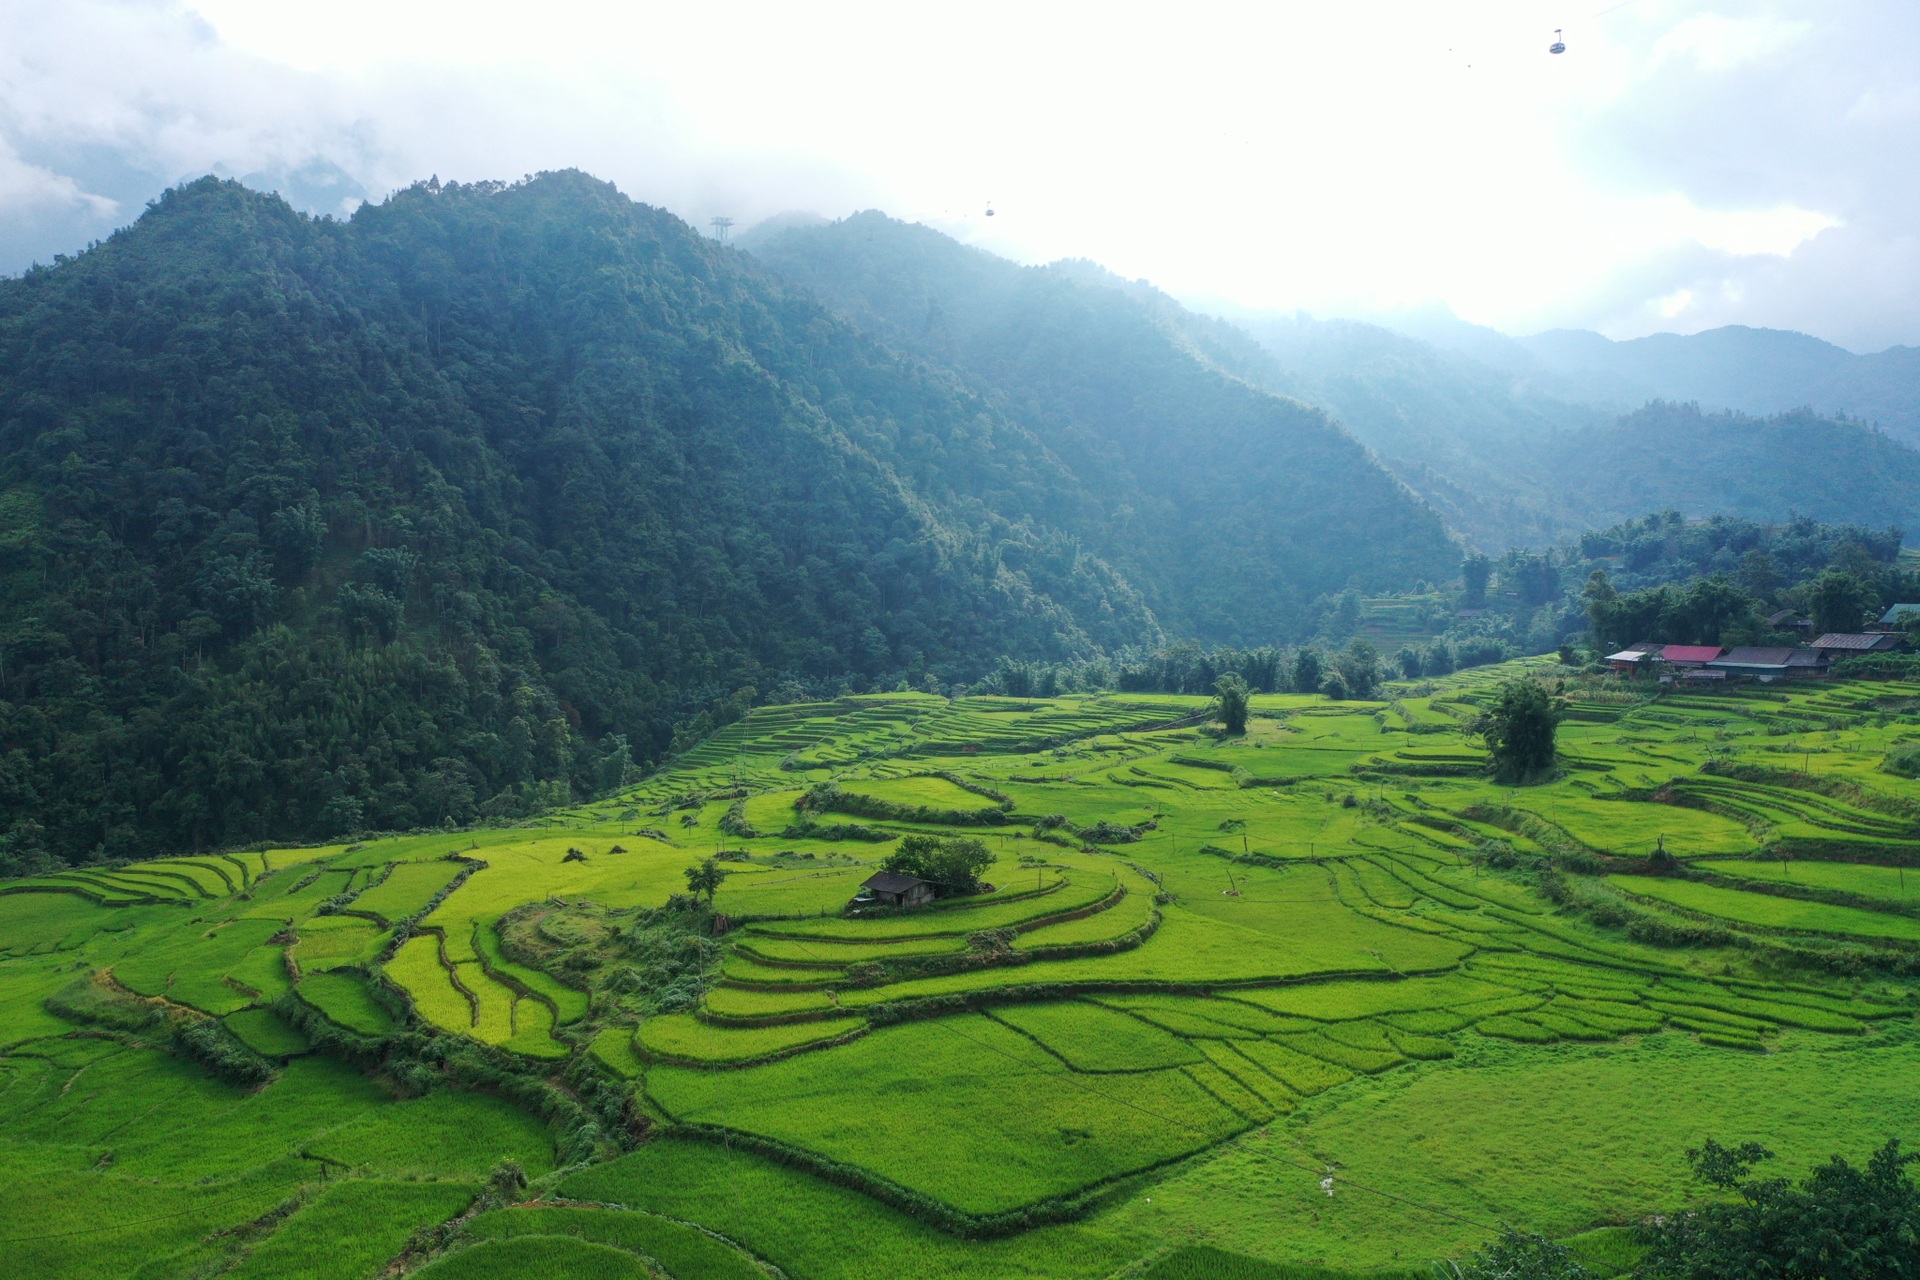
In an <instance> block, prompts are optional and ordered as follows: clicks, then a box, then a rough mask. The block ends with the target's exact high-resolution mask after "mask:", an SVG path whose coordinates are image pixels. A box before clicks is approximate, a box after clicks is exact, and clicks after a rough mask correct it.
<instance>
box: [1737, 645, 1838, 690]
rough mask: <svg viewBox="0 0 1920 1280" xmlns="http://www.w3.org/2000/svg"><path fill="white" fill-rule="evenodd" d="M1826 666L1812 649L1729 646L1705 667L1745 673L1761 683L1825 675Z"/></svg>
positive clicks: (1740, 673) (1742, 674) (1744, 674)
mask: <svg viewBox="0 0 1920 1280" xmlns="http://www.w3.org/2000/svg"><path fill="white" fill-rule="evenodd" d="M1829 665H1831V664H1830V663H1828V662H1827V661H1826V660H1825V659H1824V658H1822V657H1821V656H1820V654H1819V653H1818V652H1816V651H1815V650H1812V649H1798V648H1793V647H1791V646H1784V645H1783V646H1778V647H1764V648H1763V647H1758V646H1753V645H1742V646H1739V647H1737V648H1733V649H1729V650H1728V651H1727V652H1726V653H1724V654H1722V655H1721V656H1720V657H1718V658H1715V659H1714V660H1713V661H1712V662H1709V663H1708V664H1707V667H1708V669H1709V670H1714V671H1721V672H1724V673H1725V674H1726V675H1728V676H1747V677H1751V678H1753V679H1755V680H1758V681H1760V683H1762V684H1771V683H1773V682H1774V681H1775V680H1804V679H1807V678H1809V677H1812V676H1818V675H1824V674H1825V673H1826V670H1827V667H1828V666H1829Z"/></svg>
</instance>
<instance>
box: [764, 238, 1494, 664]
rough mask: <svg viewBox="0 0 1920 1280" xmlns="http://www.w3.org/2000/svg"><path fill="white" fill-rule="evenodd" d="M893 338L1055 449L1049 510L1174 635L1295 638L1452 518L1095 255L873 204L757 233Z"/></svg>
mask: <svg viewBox="0 0 1920 1280" xmlns="http://www.w3.org/2000/svg"><path fill="white" fill-rule="evenodd" d="M742 243H743V245H744V246H745V247H747V248H748V249H749V251H750V252H752V253H753V254H754V255H755V256H756V257H759V258H761V259H762V260H764V261H765V262H767V263H769V264H770V265H772V266H773V267H774V268H776V269H777V270H778V271H780V272H781V273H782V274H784V275H786V276H787V277H788V278H790V279H792V280H794V281H796V282H797V283H799V284H801V285H803V286H805V287H806V288H808V289H810V290H813V291H814V292H816V293H818V294H819V295H820V296H821V297H823V298H825V299H827V300H828V302H830V303H831V304H832V305H833V306H835V307H836V308H838V309H840V310H841V311H843V312H845V313H846V314H847V315H848V316H850V317H851V318H852V319H853V320H854V321H855V322H856V323H858V324H860V325H862V326H863V327H864V328H866V329H867V330H868V331H869V332H871V333H873V334H875V335H876V336H878V337H879V338H881V339H882V340H883V341H885V342H887V343H889V344H892V345H894V346H897V347H899V348H901V349H904V350H910V351H914V352H917V353H919V354H921V355H924V356H927V357H929V358H932V359H936V360H940V361H943V362H946V363H949V364H951V365H952V366H953V367H955V368H956V369H958V370H960V371H961V372H962V374H963V375H964V376H965V377H966V379H967V381H968V382H969V383H970V384H971V385H972V386H974V387H976V388H978V389H979V391H980V393H981V394H982V395H983V396H985V397H987V398H989V399H990V400H991V401H992V402H993V403H994V404H995V405H996V406H998V407H1000V408H1002V409H1004V411H1005V412H1006V413H1007V414H1008V415H1009V416H1010V417H1011V418H1013V419H1014V420H1016V421H1017V422H1019V423H1020V424H1021V425H1023V426H1025V427H1026V428H1028V429H1029V430H1030V431H1031V432H1032V433H1033V434H1034V436H1035V437H1036V438H1038V439H1039V440H1041V441H1042V442H1043V443H1044V444H1045V445H1046V447H1047V448H1048V450H1049V451H1050V452H1051V453H1052V454H1053V455H1054V456H1055V457H1057V458H1059V459H1060V460H1061V462H1062V463H1063V464H1064V465H1065V466H1066V467H1067V468H1068V469H1069V470H1070V471H1071V472H1072V473H1073V474H1074V475H1075V476H1076V477H1077V478H1078V479H1079V480H1080V482H1081V484H1082V486H1083V492H1084V493H1085V494H1086V495H1087V496H1088V497H1089V498H1091V499H1093V500H1092V501H1089V502H1078V503H1076V502H1073V501H1071V500H1066V501H1062V502H1060V503H1058V504H1057V505H1056V506H1055V507H1053V508H1052V511H1053V512H1054V513H1056V518H1057V519H1058V520H1059V521H1060V523H1061V524H1062V525H1063V526H1064V527H1067V528H1070V529H1072V530H1073V531H1074V532H1075V533H1076V534H1078V535H1080V536H1082V537H1084V538H1085V539H1086V540H1087V542H1088V544H1089V545H1090V546H1092V547H1094V548H1096V549H1097V550H1098V551H1099V553H1100V554H1101V555H1102V556H1103V557H1104V558H1106V559H1107V560H1109V561H1111V562H1112V563H1114V564H1116V565H1118V566H1121V567H1122V568H1123V569H1125V571H1126V572H1127V573H1128V575H1129V577H1130V579H1131V580H1132V581H1134V582H1135V583H1136V584H1138V585H1139V587H1140V589H1141V591H1142V592H1143V593H1144V594H1145V595H1146V597H1147V599H1148V600H1149V601H1150V602H1151V603H1152V605H1153V608H1154V611H1155V613H1156V615H1157V616H1158V617H1159V618H1160V620H1161V622H1162V624H1163V625H1165V626H1166V627H1167V629H1168V630H1170V631H1174V632H1178V633H1182V634H1186V635H1192V636H1196V637H1199V638H1201V639H1204V640H1210V641H1215V642H1234V643H1245V642H1256V643H1257V642H1260V641H1263V640H1266V639H1269V638H1274V637H1285V636H1290V635H1292V634H1294V633H1295V631H1296V629H1297V627H1298V620H1299V617H1300V613H1301V608H1302V606H1303V605H1305V604H1307V603H1308V602H1310V601H1311V600H1313V599H1314V598H1315V597H1317V596H1319V595H1323V594H1326V593H1328V592H1332V591H1338V590H1340V589H1341V588H1343V587H1345V586H1348V585H1355V586H1360V587H1362V588H1363V589H1364V588H1367V587H1369V586H1384V585H1385V584H1388V583H1396V582H1398V583H1411V582H1413V581H1414V580H1416V579H1418V578H1429V579H1439V578H1443V577H1446V576H1448V575H1450V574H1451V573H1452V572H1453V569H1454V562H1455V559H1456V553H1455V551H1454V549H1453V548H1452V547H1451V546H1450V545H1449V543H1448V541H1447V537H1446V534H1445V532H1444V530H1443V528H1442V525H1441V521H1440V519H1439V517H1438V516H1437V515H1436V514H1435V513H1434V512H1433V511H1432V510H1431V509H1429V508H1427V507H1426V506H1425V505H1424V504H1423V503H1421V502H1420V501H1418V500H1417V499H1415V498H1414V497H1413V496H1412V495H1411V493H1410V492H1409V491H1408V490H1407V489H1405V488H1404V486H1402V485H1400V484H1399V483H1397V482H1396V481H1395V480H1394V478H1393V477H1392V476H1391V475H1390V474H1389V473H1388V472H1387V471H1386V470H1385V469H1384V468H1383V467H1381V466H1380V465H1379V463H1378V462H1377V461H1376V460H1375V459H1374V458H1372V457H1371V456H1370V455H1369V454H1368V453H1367V451H1366V449H1365V448H1364V447H1363V446H1362V445H1360V444H1359V443H1358V442H1357V441H1355V440H1354V439H1353V438H1352V437H1351V436H1349V435H1348V434H1347V433H1346V431H1344V430H1343V429H1342V428H1341V427H1340V426H1339V425H1337V424H1336V423H1334V422H1332V421H1331V420H1330V419H1328V418H1327V416H1326V415H1325V413H1324V412H1322V411H1319V410H1316V409H1312V408H1309V407H1307V406H1305V405H1303V404H1301V403H1299V402H1298V401H1294V400H1290V399H1287V398H1285V397H1283V396H1278V395H1274V394H1271V393H1270V392H1269V391H1267V390H1263V389H1261V388H1260V387H1258V386H1256V385H1255V384H1254V383H1253V382H1251V381H1249V380H1248V379H1247V377H1246V376H1245V373H1246V370H1245V369H1244V368H1243V366H1244V365H1245V363H1246V362H1247V361H1249V360H1256V359H1258V358H1259V356H1260V353H1259V352H1258V348H1257V347H1255V346H1254V344H1252V343H1251V342H1248V341H1247V340H1246V338H1245V336H1244V335H1241V334H1239V333H1238V332H1237V331H1234V330H1232V329H1230V328H1228V327H1227V326H1224V325H1220V324H1218V323H1217V322H1214V321H1209V320H1206V319H1204V318H1202V317H1198V316H1194V315H1192V314H1191V313H1188V312H1186V311H1184V310H1183V309H1181V308H1180V307H1178V306H1177V305H1176V304H1174V303H1173V302H1172V300H1171V299H1168V298H1166V297H1165V296H1164V295H1161V294H1159V293H1157V292H1156V291H1153V290H1151V289H1148V288H1146V287H1144V286H1140V285H1129V284H1127V283H1125V282H1122V281H1120V280H1118V279H1117V278H1115V277H1113V276H1111V275H1109V274H1108V273H1106V272H1104V271H1102V270H1101V269H1100V268H1098V267H1095V266H1093V265H1092V264H1089V263H1079V262H1067V263H1056V264H1054V265H1052V266H1048V267H1039V268H1027V267H1020V266H1018V265H1016V264H1014V263H1011V262H1008V261H1006V260H1005V259H1002V258H996V257H994V256H992V255H990V254H986V253H982V252H980V251H978V250H975V249H969V248H967V247H965V246H963V245H960V244H958V243H956V242H955V241H953V240H951V239H949V238H948V237H946V236H944V235H941V234H940V233H938V232H936V231H933V230H931V229H929V228H926V227H921V226H910V225H907V224H905V223H900V222H896V221H894V220H892V219H890V218H887V217H885V216H884V215H882V214H878V213H862V214H858V215H856V216H854V217H852V218H848V219H846V220H844V221H841V222H837V223H832V224H827V225H815V226H791V225H788V226H776V227H774V228H771V229H769V230H768V231H767V232H766V233H763V234H761V235H757V236H754V235H750V236H748V237H746V238H743V241H742Z"/></svg>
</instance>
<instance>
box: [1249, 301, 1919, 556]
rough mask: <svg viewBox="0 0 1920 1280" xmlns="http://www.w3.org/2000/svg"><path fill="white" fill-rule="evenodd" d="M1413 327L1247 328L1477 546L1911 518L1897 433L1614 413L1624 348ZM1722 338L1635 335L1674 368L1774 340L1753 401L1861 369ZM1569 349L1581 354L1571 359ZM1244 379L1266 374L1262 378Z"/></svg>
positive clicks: (1291, 324) (1782, 421) (1799, 343)
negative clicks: (1610, 527)
mask: <svg viewBox="0 0 1920 1280" xmlns="http://www.w3.org/2000/svg"><path fill="white" fill-rule="evenodd" d="M1421 319H1422V320H1423V321H1424V324H1423V332H1431V333H1432V334H1433V340H1432V341H1424V340H1421V339H1418V338H1415V337H1413V336H1412V335H1411V334H1408V333H1396V332H1390V331H1387V330H1385V329H1381V328H1378V327H1375V326H1372V325H1366V324H1358V323H1354V322H1346V321H1317V320H1311V319H1307V318H1304V317H1281V318H1272V317H1267V318H1256V319H1254V320H1250V321H1244V322H1243V323H1245V324H1246V325H1247V327H1248V329H1249V331H1250V332H1251V333H1253V334H1254V336H1255V337H1257V338H1258V339H1260V341H1261V342H1262V344H1263V345H1264V346H1265V347H1266V348H1267V349H1268V350H1269V351H1270V352H1271V353H1272V355H1273V361H1274V363H1275V365H1276V366H1277V367H1278V368H1279V369H1280V371H1281V372H1280V374H1279V375H1278V378H1277V380H1276V381H1275V382H1274V383H1273V384H1272V385H1277V386H1279V387H1281V388H1282V389H1284V390H1287V391H1289V392H1290V393H1292V394H1294V395H1297V396H1299V397H1301V398H1302V399H1306V400H1309V401H1311V402H1313V403H1316V404H1320V405H1323V406H1325V407H1326V408H1327V409H1329V410H1330V411H1331V412H1333V413H1334V414H1335V415H1336V416H1338V417H1339V418H1340V419H1341V421H1342V422H1344V423H1346V424H1347V425H1348V426H1349V427H1350V428H1351V429H1352V430H1353V431H1354V433H1355V434H1356V435H1358V436H1360V437H1361V438H1362V439H1363V440H1365V441H1366V442H1367V443H1368V444H1369V445H1371V446H1372V447H1373V449H1374V450H1375V451H1376V452H1377V453H1378V454H1379V455H1380V457H1381V458H1382V459H1383V460H1384V461H1385V462H1386V463H1387V465H1388V466H1390V467H1392V468H1393V469H1394V471H1395V472H1396V473H1397V474H1399V475H1400V476H1401V477H1402V478H1403V479H1404V480H1406V482H1407V483H1408V484H1410V485H1411V486H1413V487H1414V488H1415V489H1417V490H1418V491H1419V492H1420V493H1421V494H1422V495H1423V496H1425V497H1426V498H1427V499H1428V501H1429V502H1431V503H1432V504H1433V505H1434V506H1435V507H1437V508H1438V509H1439V510H1441V511H1442V512H1444V513H1445V514H1446V516H1447V519H1448V522H1449V523H1450V524H1451V525H1452V526H1453V527H1454V528H1456V529H1458V530H1460V531H1461V532H1462V533H1464V534H1465V535H1466V536H1467V537H1468V538H1469V539H1470V540H1472V541H1473V542H1474V543H1476V544H1477V545H1479V546H1481V547H1483V548H1487V549H1490V550H1498V549H1501V548H1504V547H1506V546H1509V545H1515V544H1518V545H1541V544H1543V543H1546V542H1549V541H1552V540H1553V539H1554V538H1556V537H1560V536H1564V535H1565V534H1566V533H1567V532H1570V531H1575V530H1579V529H1586V528H1593V527H1597V526H1601V525H1606V524H1611V523H1613V522H1615V521H1617V520H1621V519H1626V518H1629V517H1631V516H1633V515H1635V514H1636V513H1645V512H1647V511H1651V510H1658V509H1662V508H1667V507H1672V508H1676V509H1679V510H1682V511H1685V512H1687V513H1688V514H1690V515H1696V516H1707V515H1713V514H1726V515H1738V516H1743V517H1746V518H1749V519H1755V520H1773V521H1777V520H1783V519H1785V518H1787V517H1788V516H1789V515H1791V514H1793V513H1795V512H1799V513H1801V514H1811V515H1817V516H1819V517H1820V518H1821V519H1827V520H1836V521H1842V522H1846V521H1855V520H1857V521H1862V522H1865V523H1870V524H1888V523H1895V524H1900V525H1903V526H1906V527H1912V525H1913V521H1914V519H1915V516H1916V515H1917V514H1920V453H1916V452H1915V450H1914V449H1913V448H1912V447H1910V445H1909V444H1908V443H1907V442H1906V441H1905V440H1902V439H1900V438H1898V437H1897V435H1896V434H1895V433H1888V434H1881V433H1878V432H1876V431H1874V430H1872V429H1870V428H1869V427H1867V426H1865V425H1863V424H1862V423H1860V422H1858V421H1854V420H1837V419H1830V418H1825V417H1820V416H1817V415H1811V414H1808V413H1805V412H1798V413H1786V414H1775V415H1767V414H1761V415H1753V416H1749V415H1744V414H1734V415H1729V414H1727V413H1724V412H1717V413H1706V414H1703V413H1701V412H1699V411H1698V410H1695V409H1692V408H1689V407H1687V406H1685V405H1683V404H1681V403H1675V402H1660V403H1655V404H1650V405H1648V406H1647V407H1646V408H1645V409H1644V410H1641V411H1637V412H1633V413H1629V414H1627V415H1626V416H1624V417H1616V416H1615V414H1616V412H1617V411H1615V410H1609V409H1607V408H1606V407H1605V405H1606V404H1607V403H1608V402H1609V401H1612V400H1613V399H1614V397H1616V396H1627V397H1632V398H1633V399H1634V400H1635V401H1636V402H1637V400H1638V399H1639V397H1637V396H1635V393H1633V392H1632V390H1631V387H1630V384H1629V383H1628V382H1627V380H1626V376H1625V375H1624V374H1623V373H1622V372H1621V369H1622V368H1623V367H1626V366H1625V365H1624V364H1623V363H1622V362H1620V361H1618V360H1614V358H1613V355H1612V354H1610V353H1617V352H1618V351H1619V350H1620V349H1623V348H1630V347H1634V346H1635V344H1631V343H1618V344H1615V343H1609V342H1608V341H1607V340H1606V339H1604V338H1601V337H1600V336H1599V335H1597V334H1590V333H1575V332H1571V331H1568V332H1563V333H1561V334H1558V335H1555V336H1554V340H1555V342H1557V343H1558V344H1559V347H1558V350H1559V351H1560V352H1562V359H1561V363H1560V364H1559V365H1552V364H1550V363H1549V362H1548V360H1546V359H1545V358H1544V357H1542V356H1541V355H1539V354H1537V349H1538V348H1540V347H1541V346H1542V345H1544V344H1543V343H1542V341H1541V340H1539V339H1525V340H1514V339H1509V338H1506V337H1504V336H1503V335H1499V334H1497V333H1494V332H1493V331H1492V330H1486V329H1480V328H1479V327H1477V326H1472V325H1467V324H1465V323H1464V322H1461V321H1459V320H1457V319H1451V318H1450V317H1448V318H1444V319H1442V318H1435V317H1423V318H1421ZM1718 332H1719V335H1720V336H1718V337H1717V338H1713V340H1712V341H1709V342H1704V343H1703V342H1699V341H1697V340H1696V339H1694V338H1688V339H1678V338H1672V335H1668V337H1669V338H1670V339H1671V341H1668V342H1664V343H1662V342H1656V341H1655V340H1653V339H1647V340H1645V341H1646V342H1647V343H1648V344H1651V345H1650V348H1649V349H1658V350H1663V351H1665V352H1667V353H1668V354H1669V356H1671V357H1672V358H1671V360H1670V362H1669V363H1670V365H1671V367H1672V368H1674V369H1678V370H1681V371H1684V370H1685V368H1686V367H1687V366H1686V360H1688V359H1691V358H1692V357H1691V356H1688V355H1687V354H1686V353H1688V352H1696V353H1697V352H1710V351H1712V350H1714V349H1715V343H1718V344H1719V348H1720V349H1729V348H1731V349H1746V347H1747V346H1750V345H1758V346H1762V347H1764V346H1766V345H1767V344H1769V343H1771V344H1772V345H1773V346H1776V347H1778V349H1779V353H1780V358H1779V360H1777V361H1775V362H1774V365H1775V366H1777V367H1776V368H1774V369H1773V372H1771V373H1770V374H1769V375H1768V376H1770V377H1771V378H1772V379H1773V380H1772V381H1771V382H1767V381H1765V380H1764V379H1762V378H1760V376H1759V375H1758V374H1756V375H1755V376H1756V381H1755V382H1754V384H1753V385H1754V386H1755V387H1756V388H1757V390H1755V391H1754V392H1753V398H1754V399H1755V400H1756V401H1758V402H1765V401H1766V400H1767V399H1768V397H1769V396H1772V397H1774V398H1782V397H1784V396H1786V394H1787V393H1786V392H1784V391H1782V390H1781V388H1783V387H1786V388H1791V387H1793V386H1794V385H1796V380H1799V381H1805V380H1806V379H1808V378H1811V377H1813V376H1815V375H1816V374H1819V375H1820V376H1825V375H1824V374H1820V371H1821V370H1827V371H1831V370H1834V369H1841V370H1845V369H1858V368H1859V367H1860V366H1859V364H1858V363H1857V362H1858V361H1860V360H1861V359H1862V358H1861V357H1855V356H1852V355H1850V354H1848V353H1847V352H1844V351H1841V350H1840V349H1839V348H1837V347H1831V346H1828V345H1827V344H1825V343H1821V342H1819V341H1818V340H1816V339H1813V338H1808V337H1806V336H1805V335H1803V334H1773V335H1770V336H1769V335H1766V334H1764V333H1763V332H1762V331H1757V330H1745V331H1738V332H1736V331H1731V330H1722V331H1718ZM1756 335H1758V337H1757V338H1756ZM1700 337H1701V338H1709V337H1711V335H1700ZM1750 339H1751V340H1753V341H1752V342H1750ZM1776 339H1777V341H1775V340H1776ZM1905 350H1906V349H1896V350H1895V351H1893V352H1888V353H1884V357H1875V358H1874V359H1876V360H1878V361H1879V364H1878V365H1877V366H1876V367H1878V368H1880V369H1882V370H1885V371H1887V375H1888V377H1889V378H1896V380H1897V377H1896V375H1897V372H1898V370H1897V363H1896V360H1895V357H1900V356H1903V355H1904V354H1905ZM1467 352H1471V353H1472V355H1468V354H1465V353H1467ZM1566 352H1573V353H1576V354H1577V353H1579V352H1586V353H1588V354H1587V355H1586V356H1583V357H1580V358H1579V359H1578V360H1576V359H1575V357H1574V356H1573V355H1565V354H1564V353H1566ZM1596 352H1597V353H1599V354H1598V355H1596V354H1594V353H1596ZM1914 354H1920V352H1917V353H1914ZM1603 357H1604V358H1603ZM1581 361H1584V363H1581ZM1609 361H1611V363H1609ZM1762 363H1765V362H1764V361H1763V362H1762ZM1252 376H1255V377H1271V376H1273V375H1271V373H1263V372H1262V371H1261V370H1259V369H1257V368H1256V369H1254V370H1253V371H1252ZM1676 376H1677V375H1676ZM1723 376H1724V378H1725V379H1726V381H1724V382H1723V384H1722V386H1721V389H1722V391H1729V392H1730V391H1731V390H1733V389H1734V388H1736V387H1737V386H1738V385H1741V384H1740V383H1739V378H1740V374H1739V372H1738V369H1737V368H1736V367H1734V366H1732V365H1729V366H1728V367H1727V368H1726V369H1725V370H1723ZM1545 388H1552V393H1551V394H1549V393H1548V392H1547V391H1546V390H1545ZM1562 397H1572V399H1566V398H1562ZM1583 398H1585V399H1588V401H1589V402H1585V403H1583V402H1580V401H1581V400H1582V399H1583ZM1794 403H1799V402H1796V401H1791V400H1789V405H1791V404H1794Z"/></svg>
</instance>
